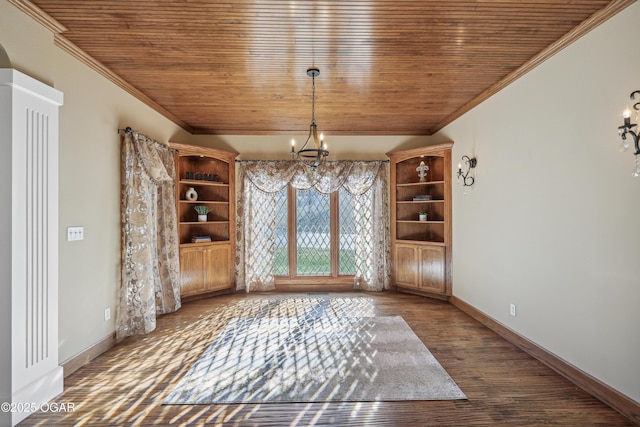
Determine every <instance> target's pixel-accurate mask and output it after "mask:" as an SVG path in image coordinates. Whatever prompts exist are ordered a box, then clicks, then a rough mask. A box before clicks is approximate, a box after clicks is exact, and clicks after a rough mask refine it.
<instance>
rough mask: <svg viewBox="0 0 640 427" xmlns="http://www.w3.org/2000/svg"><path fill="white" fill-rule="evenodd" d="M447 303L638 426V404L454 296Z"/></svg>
mask: <svg viewBox="0 0 640 427" xmlns="http://www.w3.org/2000/svg"><path fill="white" fill-rule="evenodd" d="M449 302H450V303H451V304H453V305H454V306H455V307H457V308H458V309H460V310H461V311H463V312H465V313H467V314H468V315H469V316H471V317H473V318H474V319H476V320H477V321H478V322H480V323H482V324H483V325H484V326H486V327H487V328H489V329H491V330H492V331H494V332H495V333H497V334H498V335H500V336H501V337H502V338H504V339H506V340H507V341H509V342H511V343H512V344H514V345H515V346H517V347H518V348H520V349H521V350H522V351H524V352H525V353H527V354H529V355H530V356H532V357H533V358H535V359H537V360H538V361H540V362H542V363H543V364H545V365H546V366H548V367H549V368H551V369H553V370H554V371H555V372H557V373H558V374H560V375H562V376H563V377H565V378H566V379H568V380H569V381H571V382H572V383H573V384H575V385H576V386H578V387H580V388H581V389H583V390H584V391H586V392H587V393H589V394H591V395H592V396H593V397H595V398H596V399H598V400H601V401H602V402H603V403H605V404H606V405H608V406H610V407H611V408H613V409H615V410H616V411H618V412H619V413H621V414H622V415H624V416H625V417H627V418H629V419H630V420H631V421H632V422H634V423H636V424H638V425H640V403H638V402H636V401H634V400H632V399H631V398H629V397H627V396H625V395H624V394H622V393H620V392H619V391H617V390H615V389H613V388H611V387H609V386H608V385H606V384H605V383H603V382H602V381H600V380H598V379H597V378H594V377H592V376H591V375H589V374H588V373H586V372H584V371H583V370H581V369H579V368H577V367H575V366H573V365H572V364H570V363H569V362H567V361H565V360H563V359H561V358H560V357H558V356H556V355H555V354H553V353H551V352H549V351H547V350H545V349H544V348H542V347H540V346H539V345H537V344H536V343H534V342H532V341H530V340H529V339H527V338H525V337H523V336H522V335H520V334H518V333H517V332H515V331H513V330H512V329H509V328H508V327H507V326H505V325H503V324H502V323H500V322H498V321H496V320H494V319H492V318H491V317H489V316H487V315H486V314H484V313H483V312H481V311H480V310H478V309H476V308H475V307H473V306H471V305H470V304H468V303H467V302H465V301H463V300H461V299H459V298H457V297H455V296H452V297H450V298H449Z"/></svg>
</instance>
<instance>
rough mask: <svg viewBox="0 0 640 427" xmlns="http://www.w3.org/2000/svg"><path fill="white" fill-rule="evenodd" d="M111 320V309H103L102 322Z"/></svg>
mask: <svg viewBox="0 0 640 427" xmlns="http://www.w3.org/2000/svg"><path fill="white" fill-rule="evenodd" d="M109 319H111V309H110V308H109V307H107V308H105V309H104V321H105V322H106V321H107V320H109Z"/></svg>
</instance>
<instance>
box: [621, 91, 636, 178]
mask: <svg viewBox="0 0 640 427" xmlns="http://www.w3.org/2000/svg"><path fill="white" fill-rule="evenodd" d="M636 95H640V90H636V91H634V92H631V96H630V97H629V98H630V99H631V100H632V101H635V99H636ZM633 109H634V110H635V111H636V118H635V120H636V122H637V121H638V113H637V111H638V110H640V102H636V103H635V104H633ZM622 117H623V118H624V124H623V125H622V126H618V135H620V137H621V138H622V145H621V147H620V148H621V151H627V150H628V149H629V141H627V135H631V138H632V139H633V144H634V146H635V152H634V153H633V154H634V155H635V156H636V163H635V166H634V167H633V173H632V175H633V176H635V177H640V156H638V155H639V154H640V145H639V144H638V133H637V131H635V130H634V129H636V128H637V127H638V125H637V124H636V123H633V124H632V123H631V110H630V109H629V108H627V109H625V110H624V113H622Z"/></svg>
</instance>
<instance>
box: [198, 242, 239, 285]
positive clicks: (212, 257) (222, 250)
mask: <svg viewBox="0 0 640 427" xmlns="http://www.w3.org/2000/svg"><path fill="white" fill-rule="evenodd" d="M204 269H205V272H204V276H205V278H206V291H207V292H210V291H217V290H220V289H225V288H228V287H230V286H231V285H232V277H233V276H232V274H233V273H232V270H231V246H230V245H215V246H210V247H208V248H207V249H206V251H205V253H204Z"/></svg>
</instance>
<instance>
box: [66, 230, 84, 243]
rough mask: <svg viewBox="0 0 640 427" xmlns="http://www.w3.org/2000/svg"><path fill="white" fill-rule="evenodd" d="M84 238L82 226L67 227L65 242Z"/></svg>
mask: <svg viewBox="0 0 640 427" xmlns="http://www.w3.org/2000/svg"><path fill="white" fill-rule="evenodd" d="M75 240H84V227H67V242H72V241H75Z"/></svg>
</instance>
